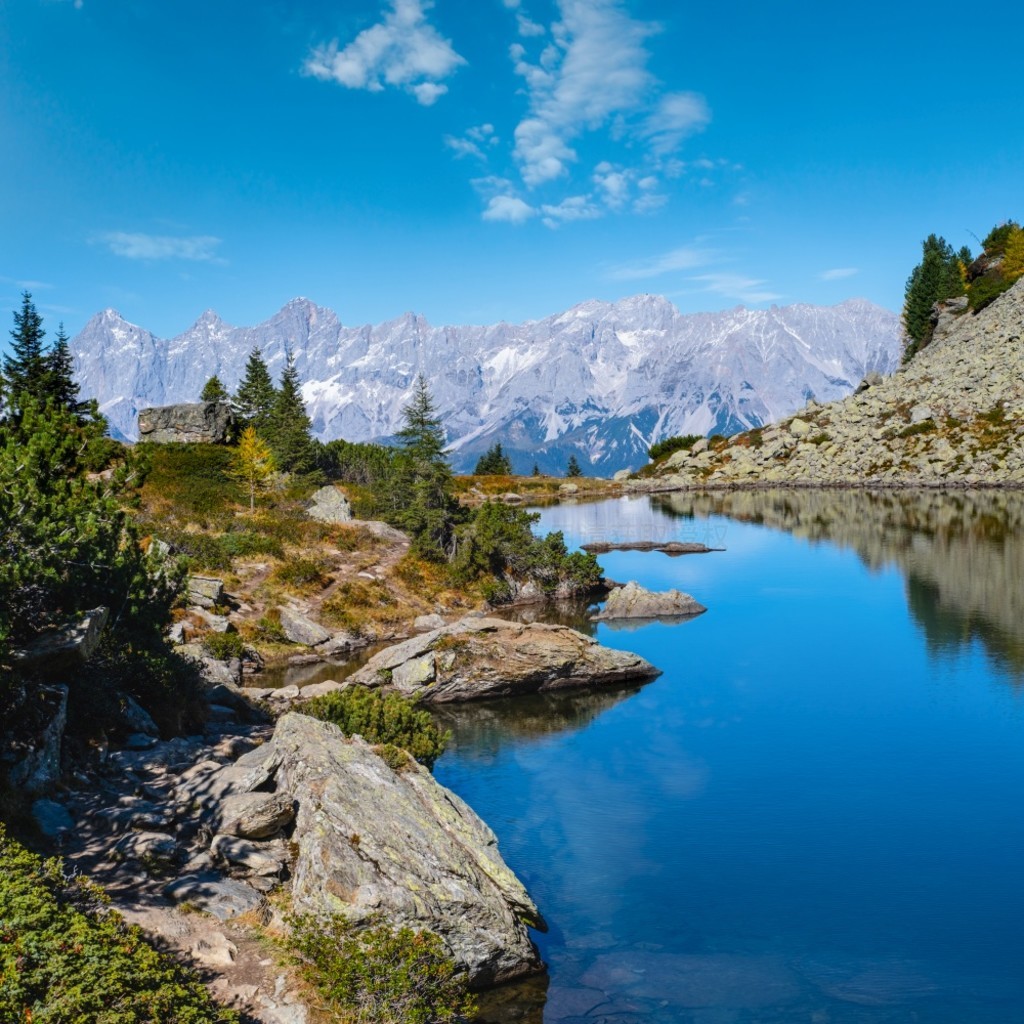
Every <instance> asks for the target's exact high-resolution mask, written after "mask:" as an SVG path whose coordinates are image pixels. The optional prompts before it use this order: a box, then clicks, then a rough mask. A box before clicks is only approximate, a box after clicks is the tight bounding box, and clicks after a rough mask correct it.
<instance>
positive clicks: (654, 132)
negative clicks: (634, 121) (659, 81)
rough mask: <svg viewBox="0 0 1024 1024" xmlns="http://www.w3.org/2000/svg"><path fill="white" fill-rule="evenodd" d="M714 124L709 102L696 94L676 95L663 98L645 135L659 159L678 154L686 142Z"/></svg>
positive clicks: (647, 120) (645, 129) (645, 126)
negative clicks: (680, 147) (677, 151)
mask: <svg viewBox="0 0 1024 1024" xmlns="http://www.w3.org/2000/svg"><path fill="white" fill-rule="evenodd" d="M710 121H711V111H710V109H709V108H708V104H707V100H705V99H704V97H703V96H701V95H699V94H698V93H695V92H673V93H669V94H668V95H667V96H663V97H662V98H661V100H660V101H659V103H658V106H657V107H656V108H655V110H654V111H653V112H652V113H651V114H650V115H649V116H648V117H647V119H646V121H645V122H644V126H643V134H644V135H645V136H646V138H647V139H648V140H649V141H650V145H651V149H652V150H653V151H654V153H656V154H657V155H659V156H665V155H667V154H669V153H674V152H675V151H676V150H677V149H678V148H679V146H680V144H681V143H682V141H683V140H684V139H685V138H687V137H688V136H690V135H694V134H695V133H697V132H699V131H703V130H704V128H706V127H707V125H708V123H709V122H710Z"/></svg>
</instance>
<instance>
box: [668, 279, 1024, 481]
mask: <svg viewBox="0 0 1024 1024" xmlns="http://www.w3.org/2000/svg"><path fill="white" fill-rule="evenodd" d="M1022 336H1024V279H1021V280H1020V281H1018V282H1017V284H1015V285H1014V286H1013V287H1012V288H1011V289H1010V290H1009V291H1007V292H1004V293H1003V294H1001V295H1000V296H999V297H998V298H996V299H995V300H994V301H993V302H992V304H991V305H989V306H986V307H985V308H984V309H982V310H980V311H979V312H978V313H976V314H975V313H970V312H967V311H966V309H961V311H960V312H959V314H956V313H952V312H945V313H944V314H943V315H942V317H941V318H940V319H939V323H938V326H937V327H936V330H935V337H934V340H933V341H932V342H931V344H930V345H928V347H927V348H924V349H922V350H921V351H919V352H918V353H917V355H916V356H914V358H913V360H912V361H911V362H910V363H908V364H907V365H906V366H903V367H901V368H900V369H899V370H898V371H897V372H896V373H894V374H893V375H892V376H891V377H889V378H888V379H887V380H883V381H880V382H878V383H877V384H875V385H874V386H872V387H869V388H868V389H867V390H865V391H864V392H863V393H861V394H857V395H853V396H851V397H849V398H846V399H844V400H842V401H836V402H831V403H829V404H826V405H817V404H814V405H809V406H807V407H806V408H804V409H801V410H800V411H799V412H798V414H797V416H796V417H794V418H793V419H791V420H788V419H787V420H784V421H782V422H780V423H776V424H775V425H774V426H772V427H770V428H768V429H766V430H763V431H758V432H756V433H753V434H750V433H744V434H738V435H737V436H735V437H733V438H730V439H729V441H728V442H716V443H715V444H713V445H710V446H707V447H705V445H704V443H703V442H699V443H698V444H697V445H695V446H694V448H693V450H692V451H688V452H686V451H683V452H676V453H675V454H673V455H671V456H669V457H668V458H667V459H666V460H665V461H664V463H663V464H662V465H661V467H660V475H659V476H657V477H656V478H655V480H654V481H653V482H654V483H655V484H656V485H658V486H662V487H664V486H666V485H668V486H670V487H686V486H698V485H699V486H708V485H711V486H714V485H716V484H722V485H728V486H735V484H736V483H737V482H739V483H744V482H746V483H756V484H762V483H765V482H777V483H783V484H803V485H806V484H811V485H819V486H829V485H833V484H843V485H863V484H869V485H873V484H882V485H892V486H907V485H911V484H925V485H929V486H934V485H945V484H953V485H967V486H971V485H977V484H981V485H993V484H997V485H1011V486H1015V487H1024V346H1022Z"/></svg>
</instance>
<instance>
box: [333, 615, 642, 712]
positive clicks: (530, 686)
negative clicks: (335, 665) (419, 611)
mask: <svg viewBox="0 0 1024 1024" xmlns="http://www.w3.org/2000/svg"><path fill="white" fill-rule="evenodd" d="M659 674H660V673H659V671H658V669H656V668H655V667H654V666H653V665H652V664H651V663H650V662H648V661H645V660H644V659H643V658H641V657H639V656H638V655H636V654H630V653H629V652H628V651H616V650H612V649H611V648H608V647H603V646H602V645H601V644H599V643H598V642H597V641H596V640H593V639H592V638H591V637H589V636H585V635H584V634H583V633H578V632H577V631H576V630H574V629H570V628H569V627H568V626H549V625H543V624H541V623H536V622H530V623H523V622H508V621H506V620H505V619H487V618H472V617H471V618H466V619H462V620H460V621H459V622H456V623H453V624H452V625H450V626H445V627H444V628H443V629H435V630H431V631H430V632H429V633H421V634H420V635H419V636H415V637H413V638H412V639H411V640H406V641H404V642H403V643H400V644H396V645H395V646H394V647H389V648H387V649H386V650H383V651H380V652H379V653H378V654H376V655H374V656H373V657H372V658H371V659H370V660H369V661H368V662H367V663H366V664H365V665H364V666H363V667H362V668H361V669H359V671H358V672H355V673H354V674H353V675H352V676H350V677H349V682H351V683H356V684H360V685H362V686H371V687H384V688H390V689H395V690H399V691H400V692H402V693H404V694H406V695H407V696H413V697H416V698H418V699H419V700H421V701H423V702H424V703H437V704H441V703H446V702H451V701H466V700H482V699H484V698H488V697H510V696H517V695H520V694H526V693H538V692H544V691H548V690H560V689H568V688H571V687H581V686H603V685H607V684H610V683H622V682H631V681H644V680H648V679H653V678H654V677H655V676H657V675H659Z"/></svg>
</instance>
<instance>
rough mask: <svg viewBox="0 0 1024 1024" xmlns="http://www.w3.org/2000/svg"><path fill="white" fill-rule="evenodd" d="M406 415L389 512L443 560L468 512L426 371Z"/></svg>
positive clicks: (419, 546) (423, 548) (423, 551)
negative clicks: (459, 498) (456, 483)
mask: <svg viewBox="0 0 1024 1024" xmlns="http://www.w3.org/2000/svg"><path fill="white" fill-rule="evenodd" d="M402 419H403V421H404V426H403V427H402V429H401V430H399V431H398V433H397V435H396V437H397V440H398V443H399V446H400V451H399V455H398V456H397V457H396V459H395V467H394V471H393V473H392V478H391V482H390V487H389V488H388V492H389V493H388V496H387V504H386V506H385V514H386V515H387V516H388V519H389V520H390V521H391V522H392V523H394V524H395V525H396V526H398V527H400V528H401V529H403V530H405V531H406V532H408V533H409V534H410V535H411V536H412V538H413V545H414V547H415V549H416V550H417V552H418V553H419V554H420V555H423V556H424V557H426V558H430V559H434V560H436V561H443V560H444V559H446V558H450V557H451V556H452V554H453V553H454V543H455V526H456V525H457V524H458V523H459V522H460V521H461V520H462V519H463V518H464V516H463V514H462V510H461V509H460V507H459V503H458V502H457V501H456V500H455V496H454V493H453V490H454V488H453V478H452V470H451V466H449V465H448V460H447V459H446V458H445V454H444V449H445V437H444V430H443V429H442V427H441V419H440V417H439V416H438V415H437V409H436V407H435V405H434V400H433V397H432V396H431V394H430V388H429V387H428V386H427V380H426V378H425V377H424V376H423V374H422V373H421V374H420V375H419V376H418V377H417V378H416V387H415V390H414V392H413V396H412V399H411V401H410V402H409V404H408V405H406V406H405V408H404V409H402Z"/></svg>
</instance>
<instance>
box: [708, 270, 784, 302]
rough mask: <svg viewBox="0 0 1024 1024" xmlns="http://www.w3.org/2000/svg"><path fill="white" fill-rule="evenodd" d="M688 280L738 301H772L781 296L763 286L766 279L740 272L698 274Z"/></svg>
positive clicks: (709, 290)
mask: <svg viewBox="0 0 1024 1024" xmlns="http://www.w3.org/2000/svg"><path fill="white" fill-rule="evenodd" d="M690 280H691V281H699V282H700V283H701V284H703V285H704V290H705V291H708V292H714V293H715V294H716V295H721V296H722V297H723V298H726V299H736V300H737V301H739V302H774V301H775V300H776V299H781V298H782V295H780V294H779V293H778V292H773V291H769V290H768V289H766V288H765V285H766V284H768V282H767V281H763V280H759V279H757V278H753V277H744V276H743V275H742V274H698V275H696V276H695V277H692V278H690Z"/></svg>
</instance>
